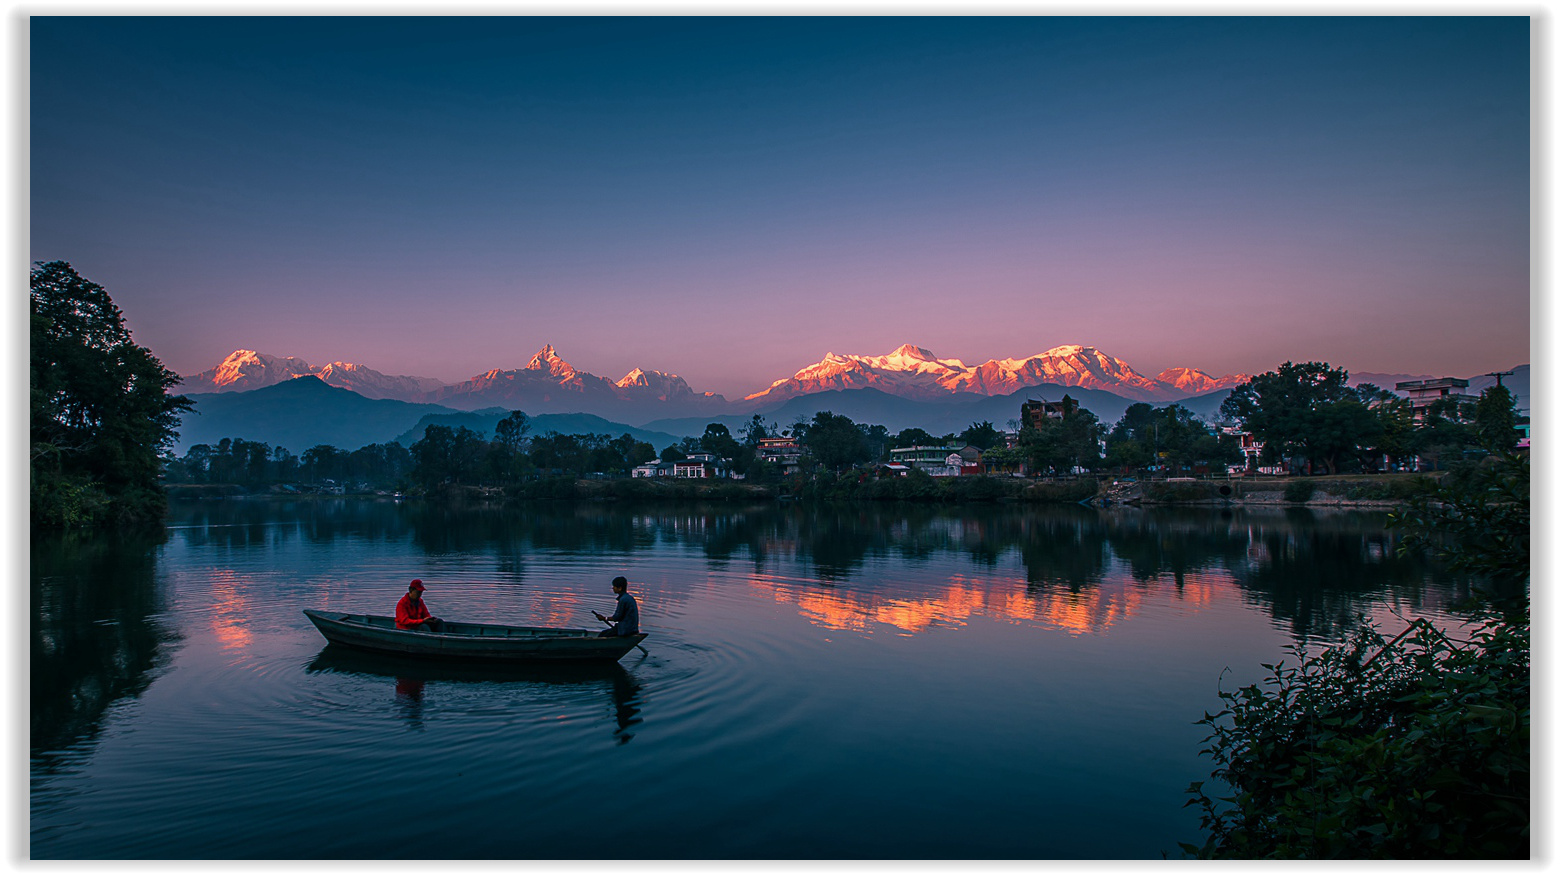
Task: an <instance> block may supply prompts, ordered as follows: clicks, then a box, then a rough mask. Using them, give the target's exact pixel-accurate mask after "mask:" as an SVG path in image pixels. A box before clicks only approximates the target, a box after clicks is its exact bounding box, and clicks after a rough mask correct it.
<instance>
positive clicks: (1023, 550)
mask: <svg viewBox="0 0 1560 876" xmlns="http://www.w3.org/2000/svg"><path fill="white" fill-rule="evenodd" d="M1020 554H1021V555H1022V556H1023V559H1024V569H1025V570H1026V571H1027V572H1028V578H1029V584H1030V586H1031V587H1034V586H1041V587H1044V586H1046V585H1053V584H1065V585H1066V586H1067V588H1068V589H1070V590H1073V591H1078V590H1081V589H1083V588H1085V587H1089V586H1092V585H1095V584H1098V583H1099V582H1100V580H1101V579H1102V578H1103V577H1104V575H1105V564H1106V558H1107V553H1106V538H1105V529H1104V528H1103V527H1102V526H1100V524H1099V519H1098V517H1097V516H1096V515H1095V514H1093V513H1090V512H1088V511H1086V510H1084V509H1082V508H1080V509H1078V512H1076V513H1068V514H1044V515H1033V516H1031V517H1030V518H1029V519H1027V520H1025V521H1024V525H1023V541H1022V543H1021V544H1020Z"/></svg>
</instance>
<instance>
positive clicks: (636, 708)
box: [304, 645, 644, 745]
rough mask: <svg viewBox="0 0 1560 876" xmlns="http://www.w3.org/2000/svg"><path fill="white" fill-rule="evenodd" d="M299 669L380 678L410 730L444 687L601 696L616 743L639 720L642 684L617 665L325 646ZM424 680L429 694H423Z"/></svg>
mask: <svg viewBox="0 0 1560 876" xmlns="http://www.w3.org/2000/svg"><path fill="white" fill-rule="evenodd" d="M304 669H305V671H306V672H309V673H344V674H347V675H356V676H362V677H368V678H376V679H383V680H384V681H385V682H386V687H387V688H388V692H389V694H390V696H389V697H388V702H389V703H390V704H391V707H392V708H393V709H394V711H395V714H396V716H397V717H398V718H399V719H400V720H401V721H402V722H403V723H405V724H406V727H407V729H408V730H412V731H415V732H422V731H423V730H424V729H425V727H426V721H427V716H426V713H425V708H426V701H427V700H428V698H429V697H431V696H432V697H436V696H437V693H436V691H437V689H438V688H439V687H441V686H448V685H483V684H498V685H506V686H515V687H522V688H524V687H532V688H537V689H547V690H549V691H555V690H557V689H560V688H562V689H566V690H574V691H577V692H578V693H579V694H581V695H582V696H581V697H580V698H584V697H591V696H593V695H595V694H601V695H604V699H603V700H602V701H604V702H606V703H610V705H611V710H612V715H613V722H614V725H615V726H614V729H613V731H612V735H613V736H614V737H615V738H616V739H617V742H618V744H620V745H621V744H624V743H627V742H628V741H629V740H631V739H633V738H634V732H635V729H634V728H635V726H636V725H638V724H640V723H642V722H643V721H644V718H643V717H642V716H641V712H642V710H643V704H644V697H643V695H642V694H643V687H644V686H643V684H642V683H641V682H640V681H639V679H637V678H635V677H634V675H633V673H632V672H630V671H629V670H628V669H626V668H625V667H624V666H623V665H622V664H620V663H601V664H597V663H582V664H578V665H558V666H550V665H545V664H535V665H530V664H516V665H513V666H510V665H507V664H489V665H481V664H468V663H459V662H442V661H428V660H418V659H413V658H409V657H399V656H395V655H391V654H374V653H370V652H365V651H357V650H353V649H351V648H341V647H338V646H336V645H326V646H325V647H324V648H323V649H321V650H320V652H319V653H318V654H316V655H315V657H314V659H313V660H311V661H310V662H309V664H308V666H306V667H305V668H304ZM430 684H432V685H434V688H435V693H432V694H430V693H429V690H428V686H429V685H430Z"/></svg>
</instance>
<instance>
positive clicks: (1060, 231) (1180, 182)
mask: <svg viewBox="0 0 1560 876" xmlns="http://www.w3.org/2000/svg"><path fill="white" fill-rule="evenodd" d="M1528 28H1529V24H1528V20H1527V19H1526V18H1522V17H1504V18H1467V17H1461V18H1415V17H1405V18H1329V17H1320V18H1304V19H1254V18H1193V19H1176V18H1163V19H1159V18H1115V19H1093V18H1021V19H990V18H979V19H899V18H881V19H834V18H827V19H811V18H793V19H778V20H776V19H748V18H744V19H676V18H669V19H649V20H644V19H614V18H605V19H566V18H557V19H526V18H520V19H502V20H498V21H485V20H481V19H466V18H462V19H433V20H423V21H419V20H413V21H403V20H388V19H330V18H321V19H314V18H308V19H286V18H275V19H259V20H251V19H198V18H192V19H175V20H171V21H169V20H151V19H137V18H126V19H104V18H75V17H61V18H48V17H41V18H36V17H35V18H33V19H32V23H31V29H32V37H31V41H32V42H31V142H30V162H31V188H32V203H31V229H30V232H31V257H32V259H34V260H52V259H63V260H65V261H69V262H71V263H72V264H73V265H74V266H75V267H76V269H77V270H78V271H80V272H81V273H82V274H83V275H85V276H87V277H89V278H90V279H93V280H95V281H97V282H99V283H101V284H102V285H104V286H105V287H106V288H107V289H108V290H109V292H110V294H111V295H113V297H114V300H115V301H116V302H117V303H118V304H119V305H120V307H121V308H122V309H123V310H124V311H125V313H126V316H127V319H128V322H129V324H130V327H131V329H132V330H133V331H134V333H135V336H136V339H137V341H138V342H140V343H142V344H144V345H146V346H149V347H150V348H151V349H152V350H153V351H154V352H156V353H157V354H158V355H159V356H160V357H161V358H162V359H163V361H164V364H166V365H167V366H168V367H170V368H172V369H173V370H175V371H177V372H180V373H185V374H192V373H195V372H199V371H202V370H205V369H207V368H210V367H212V366H213V365H215V364H216V363H217V362H218V361H219V360H220V359H221V358H222V357H224V356H225V355H227V354H228V353H230V352H232V351H233V350H234V349H238V348H246V349H256V350H260V351H262V352H265V353H270V354H273V355H280V356H298V357H301V358H303V359H306V360H308V361H309V362H310V363H312V364H315V365H323V364H325V363H327V362H330V361H333V360H345V361H351V362H358V363H361V364H364V365H367V366H369V367H371V368H374V369H377V370H379V371H383V372H386V373H390V374H413V375H421V376H432V377H438V378H441V379H444V380H447V381H457V380H463V379H465V378H468V377H471V376H473V375H475V374H478V373H481V372H483V371H486V370H488V369H491V368H517V367H521V366H522V365H524V364H525V362H526V361H527V360H528V359H529V358H530V356H531V355H532V354H533V353H535V352H536V350H537V349H538V348H540V347H541V346H542V345H543V344H547V343H551V344H553V345H554V346H555V347H556V348H557V349H558V351H559V353H560V354H561V355H562V356H563V357H564V358H565V359H567V360H568V361H570V362H571V363H572V364H574V365H575V366H576V367H579V368H581V369H584V370H587V371H590V372H592V373H595V374H599V375H601V376H603V377H609V378H612V379H617V378H619V377H621V376H623V374H625V373H627V372H628V371H630V370H632V369H633V368H635V367H643V368H647V369H650V368H654V369H659V370H662V371H670V372H674V373H677V374H679V375H681V376H682V377H683V378H685V379H686V380H687V381H688V382H689V384H690V385H692V386H693V388H694V389H695V390H699V391H715V392H720V393H722V394H725V395H726V396H727V397H729V398H737V397H740V396H743V395H746V394H749V393H752V392H755V391H757V390H759V389H762V388H763V387H764V386H766V385H767V384H768V383H769V382H770V381H772V380H775V379H778V378H781V377H786V376H789V375H790V374H792V373H793V372H794V371H795V370H796V369H798V368H800V367H802V366H804V365H807V364H810V363H812V362H815V361H817V360H818V359H819V358H821V357H822V356H823V354H824V353H825V352H828V351H831V350H832V351H835V352H841V353H864V354H881V353H886V352H889V351H890V350H892V349H894V348H895V347H897V346H899V345H900V344H903V343H914V344H917V345H920V346H922V347H926V348H928V349H930V350H931V351H932V352H934V353H936V354H937V355H939V356H942V357H945V358H961V359H964V360H965V361H966V362H969V363H972V364H977V363H979V362H983V361H985V360H987V359H989V358H1005V357H1024V356H1029V355H1033V354H1035V353H1039V352H1042V351H1044V350H1046V349H1049V348H1051V347H1054V346H1057V345H1060V344H1070V343H1078V344H1087V345H1093V346H1096V347H1098V348H1100V349H1101V350H1103V351H1105V352H1106V353H1109V354H1111V355H1115V356H1118V357H1120V358H1122V359H1125V360H1126V361H1127V362H1129V363H1130V364H1131V365H1132V366H1133V367H1135V368H1137V369H1138V370H1139V371H1142V372H1144V373H1146V374H1150V375H1151V374H1154V373H1157V372H1158V371H1159V370H1160V369H1163V368H1166V367H1170V366H1189V367H1195V368H1200V369H1202V370H1204V371H1207V372H1209V373H1211V374H1214V375H1221V374H1226V373H1230V372H1237V371H1240V372H1258V371H1264V370H1269V369H1271V368H1274V367H1276V366H1277V365H1279V364H1280V363H1282V362H1284V361H1285V360H1295V361H1306V360H1324V361H1328V362H1330V363H1331V364H1333V365H1335V366H1342V367H1345V368H1348V369H1349V370H1351V371H1373V372H1407V373H1432V374H1448V375H1457V376H1471V375H1475V374H1480V373H1483V372H1488V371H1492V370H1495V369H1503V368H1508V367H1510V366H1512V365H1517V364H1522V363H1526V362H1528V361H1529V358H1530V350H1529V282H1530V280H1529V242H1528V241H1529V200H1530V195H1529V172H1528V167H1529V32H1528Z"/></svg>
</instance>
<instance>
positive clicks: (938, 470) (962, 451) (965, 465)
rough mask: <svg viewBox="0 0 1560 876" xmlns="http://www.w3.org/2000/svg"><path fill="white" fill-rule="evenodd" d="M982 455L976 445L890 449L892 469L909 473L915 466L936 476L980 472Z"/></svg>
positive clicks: (943, 476) (889, 455)
mask: <svg viewBox="0 0 1560 876" xmlns="http://www.w3.org/2000/svg"><path fill="white" fill-rule="evenodd" d="M980 457H981V453H980V448H978V447H976V446H974V445H966V446H964V447H962V448H955V447H941V446H923V445H916V446H914V447H895V448H892V449H890V450H889V451H888V458H889V470H890V471H896V472H897V471H900V470H902V471H903V472H905V473H908V471H909V470H910V469H912V468H914V469H920V470H921V471H924V472H926V473H927V474H929V475H931V476H932V477H934V478H945V477H959V476H961V475H976V474H980V473H981V468H980ZM901 467H902V469H901Z"/></svg>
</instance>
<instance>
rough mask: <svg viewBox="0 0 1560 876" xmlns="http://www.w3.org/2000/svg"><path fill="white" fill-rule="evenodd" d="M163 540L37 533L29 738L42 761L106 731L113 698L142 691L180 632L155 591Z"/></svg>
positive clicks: (51, 764) (49, 763)
mask: <svg viewBox="0 0 1560 876" xmlns="http://www.w3.org/2000/svg"><path fill="white" fill-rule="evenodd" d="M157 544H158V540H156V539H147V538H131V537H124V538H121V537H107V538H99V539H82V538H77V537H74V536H63V537H56V538H45V539H40V540H38V541H35V542H33V544H32V555H31V596H32V599H31V628H30V633H31V647H30V652H31V661H32V666H31V673H32V675H31V685H30V687H31V719H30V729H31V740H30V741H31V745H32V750H33V752H34V754H35V756H36V757H37V758H38V762H39V765H40V766H42V767H43V769H45V770H49V769H53V768H55V767H56V766H58V764H59V762H60V758H61V755H62V749H64V748H66V747H67V746H69V745H71V744H73V743H77V742H81V741H88V740H91V739H93V738H95V737H96V736H97V734H98V733H99V732H100V730H101V726H102V719H103V715H104V713H105V712H106V711H107V710H108V708H109V706H111V705H112V704H113V703H114V702H115V701H117V700H119V699H122V698H124V697H134V696H139V695H140V694H141V693H142V692H143V691H145V690H146V688H147V686H148V685H149V684H150V683H151V680H152V678H153V676H154V673H155V671H156V670H157V668H158V667H159V666H161V665H163V664H164V663H165V662H166V658H167V651H168V646H169V645H170V644H171V643H172V642H174V641H175V640H176V636H175V633H174V631H173V630H172V629H170V628H169V627H167V626H165V625H164V623H163V620H162V618H161V616H160V613H161V612H162V611H163V610H164V608H165V606H164V604H163V603H164V600H163V597H162V594H161V593H159V592H158V588H157V579H156V575H155V569H156V562H155V557H156V550H157Z"/></svg>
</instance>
